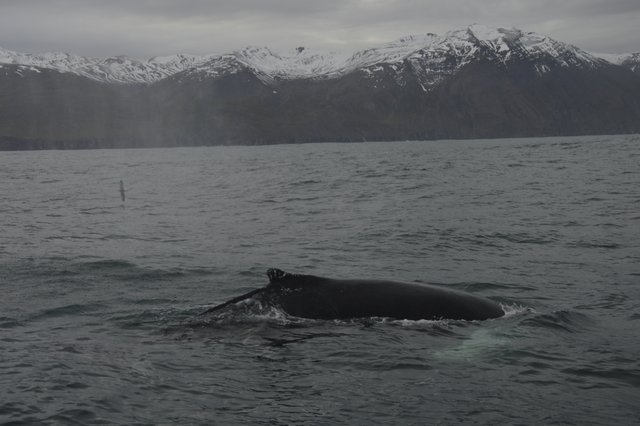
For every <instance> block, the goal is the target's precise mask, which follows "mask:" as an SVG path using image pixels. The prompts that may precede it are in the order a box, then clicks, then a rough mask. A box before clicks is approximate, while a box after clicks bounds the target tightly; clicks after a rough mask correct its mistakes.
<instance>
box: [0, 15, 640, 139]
mask: <svg viewBox="0 0 640 426" xmlns="http://www.w3.org/2000/svg"><path fill="white" fill-rule="evenodd" d="M639 62H640V55H638V54H633V55H622V56H616V57H611V56H605V57H602V55H596V54H591V53H588V52H585V51H583V50H581V49H579V48H577V47H575V46H572V45H570V44H566V43H562V42H560V41H556V40H553V39H551V38H549V37H546V36H543V35H539V34H536V33H531V32H525V31H521V30H519V29H516V28H486V27H483V26H480V25H472V26H470V27H467V28H463V29H460V30H456V31H450V32H448V33H446V34H444V35H435V34H424V35H418V36H408V37H403V38H400V39H398V40H395V41H392V42H390V43H386V44H383V45H380V46H377V47H373V48H370V49H364V50H361V51H358V52H356V53H353V54H340V53H331V52H319V51H314V50H312V49H305V48H302V47H299V48H296V49H293V50H291V51H287V52H284V53H278V52H274V51H272V50H271V49H269V48H266V47H247V48H244V49H240V50H238V51H234V52H231V53H227V54H224V55H205V56H193V55H174V56H167V57H156V58H151V59H149V60H145V61H139V60H136V59H131V58H127V57H113V58H105V59H100V58H85V57H81V56H76V55H70V54H41V55H34V54H21V53H16V52H11V51H5V50H0V95H1V96H2V98H3V102H1V103H0V149H2V148H4V149H26V148H51V147H57V148H70V147H71V148H80V147H84V148H90V147H93V148H102V147H142V146H176V145H212V144H245V143H249V144H265V143H282V142H307V141H363V140H398V139H402V140H404V139H447V138H495V137H522V136H551V135H583V134H603V133H604V134H614V133H638V132H640V72H638V71H637V70H638V63H639ZM630 70H636V71H635V73H634V72H631V71H630Z"/></svg>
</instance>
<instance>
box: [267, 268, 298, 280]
mask: <svg viewBox="0 0 640 426" xmlns="http://www.w3.org/2000/svg"><path fill="white" fill-rule="evenodd" d="M291 276H293V275H292V274H290V273H288V272H285V271H283V270H281V269H277V268H270V269H269V270H267V277H269V282H274V281H278V280H282V279H284V278H287V277H291Z"/></svg>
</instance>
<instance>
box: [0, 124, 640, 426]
mask: <svg viewBox="0 0 640 426" xmlns="http://www.w3.org/2000/svg"><path fill="white" fill-rule="evenodd" d="M121 179H122V180H123V181H124V185H125V188H126V189H127V193H126V195H127V198H126V201H124V202H122V201H121V199H120V194H119V191H118V190H119V181H120V180H121ZM0 218H1V220H0V286H1V287H0V288H1V295H2V296H1V297H0V423H2V424H15V425H18V424H44V425H48V424H51V425H58V424H82V425H85V424H127V425H147V424H149V425H152V424H182V425H187V424H219V425H232V424H241V425H274V424H283V425H290V424H307V425H343V424H385V425H386V424H389V425H395V424H402V425H424V424H474V425H485V424H486V425H494V424H522V425H528V424H575V425H585V424H598V425H599V424H624V425H627V424H637V423H638V419H639V418H640V404H639V401H640V356H639V354H640V331H639V330H640V136H638V135H630V136H599V137H576V138H545V139H518V140H469V141H436V142H396V143H363V144H308V145H280V146H265V147H208V148H184V149H148V150H96V151H41V152H3V153H0ZM269 267H278V268H281V269H284V270H286V271H290V272H297V273H305V274H315V275H323V276H330V277H335V278H364V277H371V278H385V279H392V280H399V281H409V282H413V281H416V282H425V283H433V284H439V285H443V286H447V287H452V288H456V289H460V290H464V291H468V292H472V293H474V294H478V295H482V296H485V297H489V298H491V299H493V300H496V301H498V302H500V303H501V304H502V305H503V307H504V309H505V310H506V312H507V315H506V316H505V317H503V318H499V319H495V320H488V321H479V322H465V321H446V320H442V321H397V320H396V321H394V320H388V319H383V318H364V319H354V320H351V321H312V320H302V319H299V318H294V317H289V316H287V315H286V314H284V313H283V312H279V311H278V310H277V309H273V308H270V307H265V306H260V305H256V304H252V303H251V301H249V302H248V303H245V304H241V305H239V306H235V307H232V308H230V309H229V310H228V311H227V312H225V313H224V315H217V316H213V317H208V316H198V314H199V313H200V312H202V311H204V310H205V309H207V308H208V307H210V306H213V305H215V304H218V303H221V302H223V301H225V300H227V299H230V298H232V297H234V296H236V295H239V294H242V293H244V292H247V291H249V290H251V289H255V288H258V287H261V286H264V285H265V284H266V283H267V278H266V276H265V272H266V270H267V268H269Z"/></svg>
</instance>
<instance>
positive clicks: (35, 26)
mask: <svg viewBox="0 0 640 426" xmlns="http://www.w3.org/2000/svg"><path fill="white" fill-rule="evenodd" d="M472 23H479V24H484V25H487V26H496V27H509V26H515V27H518V28H520V29H523V30H526V31H535V32H539V33H542V34H546V35H549V36H551V37H553V38H555V39H557V40H560V41H564V42H568V43H571V44H574V45H576V46H578V47H580V48H582V49H585V50H588V51H593V52H601V53H627V52H638V51H640V30H639V29H638V28H640V1H639V0H316V1H305V0H233V1H220V0H0V47H2V48H5V49H10V50H16V51H20V52H34V53H36V52H48V51H65V52H71V53H77V54H81V55H89V56H113V55H119V54H125V55H129V56H133V57H139V58H148V57H151V56H156V55H169V54H174V53H193V54H207V53H225V52H230V51H232V50H235V49H238V48H241V47H244V46H248V45H260V46H269V47H271V48H273V49H274V50H276V51H280V50H288V49H292V48H294V47H297V46H307V47H310V48H314V49H321V50H338V51H348V52H351V51H355V50H357V49H361V48H365V47H370V46H375V45H377V44H379V43H384V42H387V41H391V40H394V39H397V38H399V37H402V36H404V35H409V34H423V33H427V32H432V33H437V34H443V33H445V32H446V31H449V30H452V29H459V28H462V27H466V26H467V25H469V24H472Z"/></svg>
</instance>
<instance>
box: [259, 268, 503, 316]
mask: <svg viewBox="0 0 640 426" xmlns="http://www.w3.org/2000/svg"><path fill="white" fill-rule="evenodd" d="M267 275H268V277H269V281H270V282H269V285H268V286H267V287H266V288H265V292H264V297H266V298H268V299H269V301H270V302H271V303H273V304H274V305H276V306H279V307H280V308H281V309H283V310H284V311H285V312H287V313H288V314H290V315H294V316H297V317H302V318H315V319H349V318H366V317H388V318H395V319H409V320H420V319H426V320H437V319H456V320H457V319H461V320H484V319H489V318H497V317H500V316H502V315H504V311H503V310H502V308H501V307H500V305H499V304H497V303H496V302H493V301H491V300H489V299H486V298H483V297H479V296H475V295H472V294H469V293H465V292H461V291H457V290H452V289H448V288H445V287H439V286H434V285H428V284H420V283H405V282H396V281H386V280H360V279H357V280H353V279H350V280H339V279H331V278H324V277H317V276H314V275H298V274H289V273H286V272H284V271H281V270H279V269H270V270H269V271H268V272H267Z"/></svg>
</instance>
